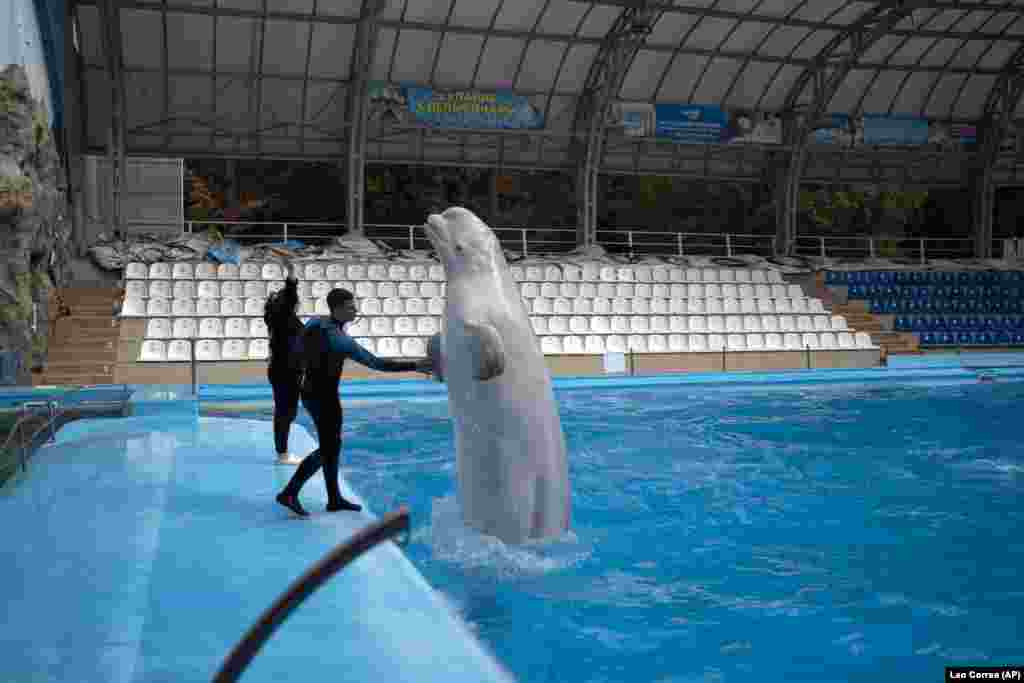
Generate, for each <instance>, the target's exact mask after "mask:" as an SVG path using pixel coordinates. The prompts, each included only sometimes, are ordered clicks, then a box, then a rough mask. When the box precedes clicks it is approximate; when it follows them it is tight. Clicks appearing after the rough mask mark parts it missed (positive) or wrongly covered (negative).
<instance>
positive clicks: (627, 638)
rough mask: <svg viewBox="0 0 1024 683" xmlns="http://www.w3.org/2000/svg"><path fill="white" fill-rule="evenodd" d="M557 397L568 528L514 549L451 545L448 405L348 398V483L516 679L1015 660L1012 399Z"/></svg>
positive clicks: (1016, 468) (925, 390)
mask: <svg viewBox="0 0 1024 683" xmlns="http://www.w3.org/2000/svg"><path fill="white" fill-rule="evenodd" d="M557 393H558V398H559V401H560V406H561V410H562V416H563V425H564V428H565V433H566V435H567V438H568V442H569V451H570V475H571V480H572V489H573V494H574V498H573V529H572V533H571V534H570V535H568V536H567V537H566V538H563V539H559V540H558V541H556V542H552V543H546V544H540V545H538V546H532V547H525V548H522V547H521V548H509V547H505V546H503V545H502V544H501V543H500V542H498V541H496V540H495V539H487V538H482V537H480V536H478V535H476V534H475V533H473V532H471V531H468V530H466V529H464V528H462V526H461V524H460V522H459V514H458V510H457V502H456V500H455V498H454V493H455V483H454V457H453V454H452V446H451V443H452V436H451V429H450V426H449V422H448V413H447V404H446V403H445V402H443V401H438V400H421V401H403V402H352V401H350V402H347V403H346V430H345V446H344V456H343V457H344V463H345V465H344V470H343V473H344V476H345V477H346V478H347V479H348V481H349V482H350V483H351V484H352V486H353V488H354V489H356V490H357V491H359V492H360V493H361V494H362V495H363V496H364V497H365V498H366V500H368V501H369V502H370V503H371V504H373V505H376V506H377V507H378V509H389V508H393V507H395V506H397V505H398V504H399V503H405V504H408V505H409V506H410V508H411V510H412V514H413V520H414V526H415V532H414V534H413V537H412V543H411V544H410V546H409V547H408V548H407V549H406V552H407V554H408V556H409V557H410V559H411V560H412V561H413V563H414V564H415V565H416V566H417V568H418V569H419V570H420V571H421V572H422V573H423V574H424V575H425V577H426V578H427V580H428V581H429V582H430V583H431V584H432V585H433V586H435V587H437V588H439V589H440V590H441V591H442V592H443V593H444V594H445V595H447V596H448V597H449V598H450V600H451V602H452V603H453V604H454V605H456V607H457V609H458V610H459V611H460V613H461V614H462V616H463V617H464V618H465V619H466V620H467V621H468V622H469V624H470V625H471V627H472V628H473V629H474V630H475V631H476V633H477V634H478V636H479V637H480V638H481V639H482V640H483V641H484V643H485V644H487V645H488V646H490V648H491V649H492V650H493V651H494V652H495V653H496V655H497V657H498V658H499V660H500V661H501V662H503V663H504V664H505V665H506V666H507V667H508V668H509V669H510V670H511V671H512V672H513V673H514V674H515V675H516V676H518V677H519V678H520V680H523V681H531V682H534V681H537V682H541V681H551V682H555V681H558V682H570V681H579V682H583V681H586V682H590V683H596V682H598V681H661V682H667V681H672V682H675V681H733V680H751V679H750V678H749V676H750V675H751V674H755V673H756V674H757V675H758V679H757V680H765V681H796V680H806V681H850V680H869V679H870V680H897V679H898V677H900V676H908V677H909V678H907V680H941V678H940V677H941V676H942V675H943V667H944V666H947V665H950V664H954V663H965V664H966V663H990V664H999V663H1003V664H1006V663H1013V662H1020V661H1024V645H1022V643H1024V627H1022V622H1021V619H1020V614H1021V613H1022V612H1024V589H1022V588H1021V585H1020V582H1019V579H1018V571H1019V568H1020V567H1021V566H1024V539H1022V538H1021V536H1020V529H1021V528H1022V524H1021V523H1022V521H1024V513H1022V511H1021V506H1020V504H1019V496H1020V493H1021V490H1022V488H1024V457H1022V453H1021V451H1022V449H1021V443H1022V442H1024V438H1022V437H1024V426H1022V425H1021V423H1020V422H1018V420H1019V416H1020V406H1021V405H1022V403H1021V399H1024V383H1020V382H1003V381H1000V382H996V383H992V384H987V383H986V384H981V383H977V382H975V381H971V382H962V381H959V380H957V381H952V382H949V383H946V384H944V385H943V384H931V385H920V386H907V385H904V386H894V385H884V384H879V385H851V384H847V385H832V386H803V387H799V386H798V387H782V388H770V389H765V388H753V387H736V388H734V389H722V388H716V389H711V388H708V387H703V386H677V387H671V386H669V387H658V388H650V389H643V388H634V389H628V390H621V391H587V390H577V391H560V392H557ZM302 419H305V418H302Z"/></svg>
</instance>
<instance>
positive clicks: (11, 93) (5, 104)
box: [0, 78, 18, 114]
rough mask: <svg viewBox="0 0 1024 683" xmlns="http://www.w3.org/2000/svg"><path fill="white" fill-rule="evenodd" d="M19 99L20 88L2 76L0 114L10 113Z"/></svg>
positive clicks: (0, 83) (0, 82)
mask: <svg viewBox="0 0 1024 683" xmlns="http://www.w3.org/2000/svg"><path fill="white" fill-rule="evenodd" d="M17 101H18V90H17V88H15V87H14V84H13V83H11V82H10V81H9V80H7V79H6V78H0V114H10V113H11V112H12V111H14V106H15V104H17Z"/></svg>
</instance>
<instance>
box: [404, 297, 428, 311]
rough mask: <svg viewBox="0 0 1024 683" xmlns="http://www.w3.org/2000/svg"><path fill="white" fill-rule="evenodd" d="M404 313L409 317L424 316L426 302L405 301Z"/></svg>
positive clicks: (420, 300)
mask: <svg viewBox="0 0 1024 683" xmlns="http://www.w3.org/2000/svg"><path fill="white" fill-rule="evenodd" d="M404 301H405V312H406V313H408V314H409V315H426V314H427V302H426V301H424V300H423V299H420V298H418V297H417V298H413V299H405V300H404Z"/></svg>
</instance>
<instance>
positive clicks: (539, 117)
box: [370, 84, 544, 130]
mask: <svg viewBox="0 0 1024 683" xmlns="http://www.w3.org/2000/svg"><path fill="white" fill-rule="evenodd" d="M370 104H371V107H370V116H371V118H374V117H375V116H378V115H379V116H380V117H385V116H386V117H389V118H390V119H391V121H392V122H394V123H398V124H417V125H421V126H428V127H430V128H477V129H495V128H503V129H519V130H523V129H539V128H543V127H544V114H543V113H542V112H541V111H540V109H539V107H536V106H534V105H533V104H532V103H531V102H530V100H529V99H528V98H526V97H524V96H522V95H514V94H512V93H510V92H492V93H487V92H476V91H455V92H441V91H437V90H434V89H433V88H423V87H417V86H392V85H383V84H380V85H375V86H371V88H370Z"/></svg>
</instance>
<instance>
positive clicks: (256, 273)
mask: <svg viewBox="0 0 1024 683" xmlns="http://www.w3.org/2000/svg"><path fill="white" fill-rule="evenodd" d="M238 279H239V280H262V279H263V267H262V266H261V265H260V264H259V263H243V264H241V265H240V266H238Z"/></svg>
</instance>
